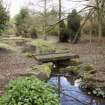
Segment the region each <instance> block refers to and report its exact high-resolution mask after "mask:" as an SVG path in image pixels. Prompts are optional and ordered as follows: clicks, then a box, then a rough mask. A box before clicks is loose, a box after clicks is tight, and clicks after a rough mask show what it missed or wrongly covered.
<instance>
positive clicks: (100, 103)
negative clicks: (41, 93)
mask: <svg viewBox="0 0 105 105" xmlns="http://www.w3.org/2000/svg"><path fill="white" fill-rule="evenodd" d="M59 79H60V94H59V95H60V103H61V105H105V99H103V98H99V97H94V96H90V95H87V94H86V93H85V92H83V91H82V90H81V89H80V88H79V81H80V80H79V79H78V80H75V79H74V78H73V77H64V76H60V77H59V78H58V76H51V78H50V79H49V81H48V83H49V84H51V85H53V86H55V87H58V84H59V82H58V81H59Z"/></svg>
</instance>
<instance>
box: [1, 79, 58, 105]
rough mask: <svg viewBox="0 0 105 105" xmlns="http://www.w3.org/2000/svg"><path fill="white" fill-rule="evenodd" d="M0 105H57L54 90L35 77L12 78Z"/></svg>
mask: <svg viewBox="0 0 105 105" xmlns="http://www.w3.org/2000/svg"><path fill="white" fill-rule="evenodd" d="M0 105H59V100H58V96H57V94H56V92H55V90H54V89H53V88H52V87H51V86H50V85H48V84H47V83H45V82H43V81H41V80H39V79H37V78H36V77H25V78H18V79H17V80H12V81H11V82H10V83H9V85H8V87H7V90H6V92H5V94H4V95H3V96H2V97H1V99H0Z"/></svg>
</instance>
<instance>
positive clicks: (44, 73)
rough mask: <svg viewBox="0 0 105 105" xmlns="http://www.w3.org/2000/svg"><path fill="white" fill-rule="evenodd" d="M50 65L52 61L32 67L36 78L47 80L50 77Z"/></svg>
mask: <svg viewBox="0 0 105 105" xmlns="http://www.w3.org/2000/svg"><path fill="white" fill-rule="evenodd" d="M52 65H53V64H52V63H45V64H42V65H37V66H35V67H32V70H33V72H34V74H36V76H37V77H38V78H40V79H41V80H47V79H48V78H49V77H50V74H51V69H52Z"/></svg>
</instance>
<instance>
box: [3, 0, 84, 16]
mask: <svg viewBox="0 0 105 105" xmlns="http://www.w3.org/2000/svg"><path fill="white" fill-rule="evenodd" d="M4 1H6V2H8V3H9V4H10V5H9V8H10V9H9V10H10V15H11V17H13V16H15V15H16V14H18V13H19V11H20V9H21V8H22V7H26V6H29V4H30V2H31V3H34V4H35V5H34V8H35V9H36V10H40V9H42V8H41V7H40V6H39V5H40V3H39V1H41V0H4ZM51 1H53V3H54V4H56V5H58V0H51ZM71 1H73V0H62V7H63V9H65V10H67V11H71V10H72V9H74V8H75V9H78V10H80V9H81V8H83V5H84V3H80V2H71ZM78 1H80V0H78ZM51 3H52V2H51ZM51 3H50V4H51Z"/></svg>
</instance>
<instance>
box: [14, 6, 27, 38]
mask: <svg viewBox="0 0 105 105" xmlns="http://www.w3.org/2000/svg"><path fill="white" fill-rule="evenodd" d="M28 16H29V13H28V9H26V8H22V9H21V11H20V13H19V14H18V15H17V16H16V23H15V24H16V29H17V32H16V34H17V36H19V35H23V34H24V33H25V34H26V33H27V32H26V31H27V29H26V30H25V28H24V26H23V25H24V23H25V19H26V18H27V17H28ZM23 31H24V33H23Z"/></svg>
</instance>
